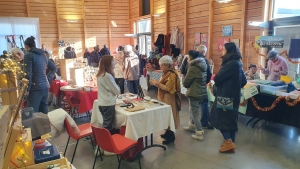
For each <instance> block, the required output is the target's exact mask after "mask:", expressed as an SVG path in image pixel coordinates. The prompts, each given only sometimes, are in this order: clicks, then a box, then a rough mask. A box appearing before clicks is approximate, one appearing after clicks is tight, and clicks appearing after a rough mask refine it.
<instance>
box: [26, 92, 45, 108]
mask: <svg viewBox="0 0 300 169" xmlns="http://www.w3.org/2000/svg"><path fill="white" fill-rule="evenodd" d="M48 92H49V89H44V90H30V91H29V95H28V96H27V102H28V107H33V110H34V112H42V113H44V114H48Z"/></svg>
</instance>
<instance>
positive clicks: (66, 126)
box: [65, 119, 77, 140]
mask: <svg viewBox="0 0 300 169" xmlns="http://www.w3.org/2000/svg"><path fill="white" fill-rule="evenodd" d="M65 128H66V130H67V133H68V134H69V136H70V137H71V138H72V139H74V140H77V136H76V134H75V133H74V132H73V129H72V126H71V125H70V123H69V121H68V120H67V119H65Z"/></svg>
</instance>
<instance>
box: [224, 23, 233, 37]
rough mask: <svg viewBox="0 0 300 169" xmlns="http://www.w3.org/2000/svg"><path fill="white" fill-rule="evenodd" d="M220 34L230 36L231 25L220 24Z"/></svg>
mask: <svg viewBox="0 0 300 169" xmlns="http://www.w3.org/2000/svg"><path fill="white" fill-rule="evenodd" d="M222 36H232V25H230V26H222Z"/></svg>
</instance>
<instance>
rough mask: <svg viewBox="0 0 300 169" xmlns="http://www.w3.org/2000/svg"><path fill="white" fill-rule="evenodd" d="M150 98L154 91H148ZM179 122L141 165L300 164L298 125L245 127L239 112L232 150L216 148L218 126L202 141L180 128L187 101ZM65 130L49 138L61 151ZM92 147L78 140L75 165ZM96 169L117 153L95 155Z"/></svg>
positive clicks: (109, 166)
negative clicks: (167, 140) (163, 145)
mask: <svg viewBox="0 0 300 169" xmlns="http://www.w3.org/2000/svg"><path fill="white" fill-rule="evenodd" d="M149 95H150V96H152V98H156V97H155V95H156V94H155V93H154V92H153V91H150V92H149ZM182 106H183V107H182V111H181V112H180V116H181V119H180V120H181V126H180V128H179V129H177V130H176V140H175V142H174V144H170V145H168V146H167V150H166V151H164V150H163V149H161V148H150V149H148V150H146V151H144V152H143V153H142V155H143V157H142V158H141V163H142V168H143V169H198V168H199V169H299V168H300V129H298V128H294V127H290V126H285V125H280V124H275V123H266V124H264V121H262V122H259V123H258V124H257V125H256V127H255V128H251V127H246V126H245V124H246V122H247V120H248V119H250V118H249V117H246V116H243V115H240V117H239V131H238V133H237V138H236V153H235V154H220V153H219V152H218V150H219V147H220V145H221V144H222V142H223V138H222V136H221V134H220V132H219V131H218V130H214V129H212V130H205V135H204V141H203V142H200V141H196V140H194V139H192V138H191V134H192V133H191V132H186V131H184V130H183V129H182V127H183V126H185V125H187V124H188V121H189V114H188V104H187V99H186V98H184V100H183V102H182ZM88 121H89V119H88V118H81V119H79V121H78V123H82V122H88ZM161 133H163V131H161V132H160V133H154V142H155V143H157V144H161V142H162V139H161V138H160V137H159V135H160V134H161ZM67 138H68V135H67V133H64V134H62V135H61V136H60V137H59V138H56V139H54V140H53V141H52V144H56V145H57V146H58V147H59V150H60V151H61V152H63V151H64V149H65V144H66V143H67ZM70 142H71V144H69V147H68V151H67V154H66V157H67V158H68V159H69V160H71V158H72V154H73V151H74V148H75V142H74V140H71V141H70ZM93 160H94V150H93V149H92V146H91V143H90V141H89V140H81V141H80V142H79V145H78V148H77V152H76V155H75V159H74V162H73V165H74V166H75V167H76V168H77V169H90V168H92V166H93ZM95 168H96V169H116V168H118V162H117V157H116V156H109V157H106V156H104V159H103V161H101V160H100V158H98V159H97V162H96V167H95ZM121 168H122V169H137V168H139V167H138V162H137V161H135V162H127V161H122V165H121Z"/></svg>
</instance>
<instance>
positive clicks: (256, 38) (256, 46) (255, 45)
mask: <svg viewBox="0 0 300 169" xmlns="http://www.w3.org/2000/svg"><path fill="white" fill-rule="evenodd" d="M259 38H260V36H255V42H256V41H257V40H258V39H259ZM254 47H255V48H256V49H258V48H260V47H259V45H258V44H257V43H254Z"/></svg>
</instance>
